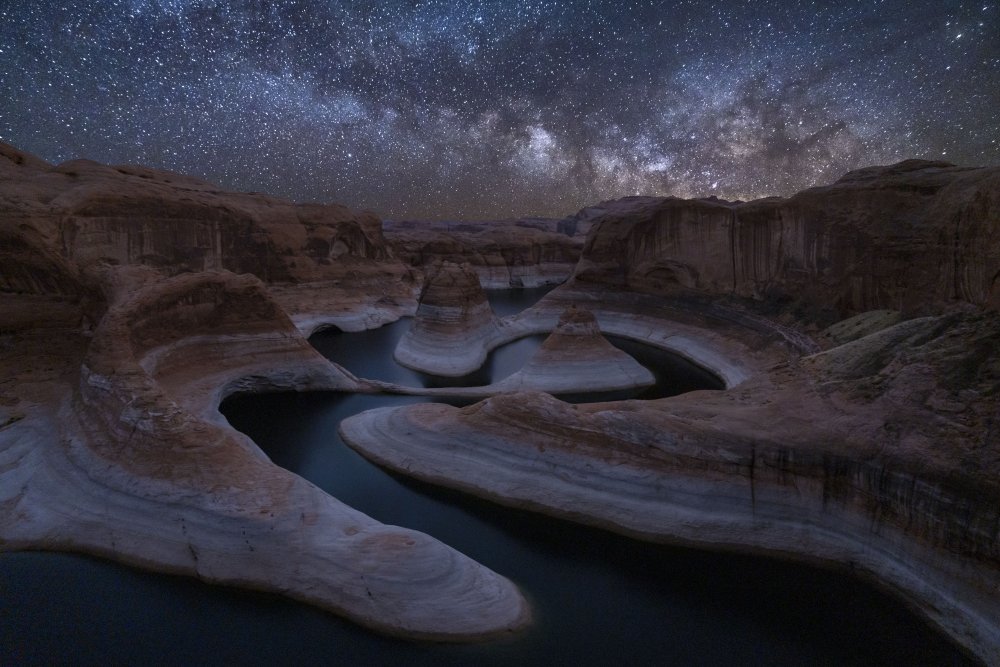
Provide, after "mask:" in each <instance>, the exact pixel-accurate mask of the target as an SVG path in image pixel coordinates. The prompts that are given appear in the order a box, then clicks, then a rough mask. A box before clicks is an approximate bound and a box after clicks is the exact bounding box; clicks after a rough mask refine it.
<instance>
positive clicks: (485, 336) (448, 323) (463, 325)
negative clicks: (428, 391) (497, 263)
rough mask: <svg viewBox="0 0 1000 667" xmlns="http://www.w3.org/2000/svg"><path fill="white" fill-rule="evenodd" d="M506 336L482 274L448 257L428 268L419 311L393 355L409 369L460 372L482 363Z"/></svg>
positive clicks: (454, 373)
mask: <svg viewBox="0 0 1000 667" xmlns="http://www.w3.org/2000/svg"><path fill="white" fill-rule="evenodd" d="M503 338H504V336H503V334H502V333H501V331H500V322H499V320H497V318H496V316H495V315H494V314H493V309H492V308H491V307H490V302H489V301H488V300H487V299H486V294H485V293H484V292H483V288H482V287H481V286H480V284H479V276H477V275H476V273H475V272H474V271H473V270H472V269H471V268H470V267H469V266H468V265H466V264H455V263H453V262H443V263H442V264H441V265H440V266H438V267H436V268H435V269H434V270H432V271H431V272H429V273H428V275H427V283H426V285H425V287H424V291H423V292H422V293H421V295H420V305H419V306H418V307H417V314H416V316H415V317H414V318H413V323H412V325H411V326H410V329H409V330H408V331H407V332H406V334H404V335H403V337H402V338H400V339H399V343H398V345H397V346H396V350H395V352H394V354H393V356H394V357H395V359H396V361H398V362H399V363H400V364H402V365H403V366H406V367H407V368H412V369H414V370H417V371H421V372H424V373H430V374H433V375H441V376H446V377H455V376H460V375H467V374H469V373H471V372H472V371H474V370H476V369H477V368H479V367H480V366H482V365H483V362H485V361H486V355H487V354H488V353H489V351H490V350H491V349H492V348H493V347H494V346H496V345H497V344H498V341H500V340H502V339H503Z"/></svg>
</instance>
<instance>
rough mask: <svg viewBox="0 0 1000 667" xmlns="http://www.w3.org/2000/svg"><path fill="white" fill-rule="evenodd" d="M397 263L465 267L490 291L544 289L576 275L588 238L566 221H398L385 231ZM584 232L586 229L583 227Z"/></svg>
mask: <svg viewBox="0 0 1000 667" xmlns="http://www.w3.org/2000/svg"><path fill="white" fill-rule="evenodd" d="M383 228H384V231H385V237H386V240H387V241H388V243H389V245H390V246H391V247H392V248H393V251H394V253H395V254H396V256H397V257H399V258H400V259H401V260H403V261H404V262H405V263H407V264H408V265H410V266H412V267H414V268H415V269H417V270H428V269H432V268H433V267H434V266H436V265H438V264H440V263H442V262H454V263H459V264H461V263H465V264H468V265H469V266H471V267H472V269H473V270H474V271H475V272H476V273H477V274H478V275H479V282H480V284H481V285H482V286H483V287H484V288H486V289H497V288H508V287H538V286H539V285H552V284H558V283H561V282H563V281H565V280H566V279H567V278H569V276H570V275H571V274H572V273H573V269H574V268H575V267H576V263H577V261H578V260H579V259H580V251H581V249H582V248H583V243H584V239H585V238H586V232H581V231H578V228H577V226H576V225H573V226H567V225H565V224H563V221H560V220H550V219H545V218H526V219H522V220H488V221H485V220H484V221H476V222H443V221H426V220H421V221H412V220H408V221H393V222H386V223H384V225H383ZM579 229H580V230H582V229H584V227H583V226H580V227H579Z"/></svg>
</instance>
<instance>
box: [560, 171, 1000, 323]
mask: <svg viewBox="0 0 1000 667" xmlns="http://www.w3.org/2000/svg"><path fill="white" fill-rule="evenodd" d="M596 208H597V209H598V211H596V212H592V213H591V214H590V219H591V220H592V222H593V224H594V230H593V232H592V233H591V235H590V237H589V238H588V241H587V245H586V248H585V249H584V253H583V259H582V260H581V262H580V265H579V267H578V268H577V271H576V278H577V279H578V280H581V281H587V282H594V283H598V284H602V285H616V286H622V287H628V288H629V289H633V290H640V291H645V292H650V293H655V294H666V293H670V292H672V291H676V290H678V289H694V290H698V291H701V292H708V293H711V294H717V295H734V296H740V297H747V298H752V299H756V300H761V301H764V302H767V303H769V304H771V305H772V312H774V311H775V310H777V309H778V308H780V309H781V310H782V311H784V312H789V311H792V310H794V309H798V311H800V312H799V313H798V314H799V315H801V316H804V317H807V318H810V319H815V320H817V321H825V322H826V323H828V324H829V323H832V322H833V321H835V320H838V319H841V318H843V317H847V316H849V315H854V314H857V313H860V312H865V311H869V310H875V309H894V310H906V311H912V312H916V313H931V312H934V310H935V309H936V308H940V307H941V306H942V305H946V304H947V303H950V302H953V301H955V300H960V301H966V302H969V303H974V304H977V305H986V304H993V305H997V304H998V301H997V299H998V298H1000V295H998V294H1000V293H998V289H1000V283H998V274H997V267H998V266H1000V238H998V233H1000V169H998V168H992V169H982V168H963V167H956V166H954V165H951V164H948V163H945V162H925V161H920V160H908V161H906V162H901V163H899V164H896V165H892V166H889V167H871V168H868V169H861V170H858V171H855V172H851V173H849V174H847V175H846V176H844V177H843V178H842V179H840V180H839V181H837V182H836V183H834V184H832V185H827V186H822V187H816V188H811V189H809V190H805V191H803V192H800V193H798V194H796V195H794V196H792V197H789V198H788V199H778V198H771V199H761V200H757V201H752V202H746V203H742V202H735V203H734V202H725V201H722V200H712V199H705V200H684V199H676V198H666V199H663V198H653V197H630V198H626V199H621V200H618V201H614V202H606V203H605V204H602V205H601V206H599V207H596Z"/></svg>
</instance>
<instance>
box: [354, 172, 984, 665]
mask: <svg viewBox="0 0 1000 667" xmlns="http://www.w3.org/2000/svg"><path fill="white" fill-rule="evenodd" d="M998 204H1000V169H965V168H958V167H954V166H952V165H948V164H945V163H927V162H919V161H908V162H904V163H900V164H898V165H893V166H891V167H877V168H871V169H865V170H860V171H858V172H852V173H851V174H848V175H847V176H845V177H844V178H843V179H841V180H840V181H838V182H837V183H835V184H833V185H830V186H825V187H820V188H813V189H811V190H807V191H805V192H803V193H800V194H798V195H796V196H794V197H791V198H789V199H767V200H760V201H756V202H749V203H741V202H724V201H720V200H696V201H685V200H679V199H672V198H671V199H654V198H628V199H625V200H619V201H617V202H609V203H606V204H602V205H600V206H598V207H593V208H591V209H589V210H588V211H587V219H588V220H590V221H592V222H593V225H594V226H593V228H592V229H591V232H590V235H589V238H588V243H587V246H586V247H585V249H584V254H583V257H582V259H581V261H580V264H579V265H578V268H577V270H576V272H575V275H574V278H573V280H572V281H571V283H570V284H569V285H567V286H564V287H562V288H559V289H557V290H556V291H555V292H553V293H552V294H551V295H550V296H549V297H548V298H547V299H546V300H545V302H543V304H542V305H540V306H539V308H536V309H534V311H535V313H536V314H535V315H534V317H538V316H539V315H538V313H540V312H541V311H542V310H543V309H546V308H547V309H548V311H549V312H550V313H551V310H552V308H553V305H554V304H555V303H557V302H560V301H562V302H563V303H585V304H586V306H587V308H588V309H591V310H593V311H594V312H595V314H596V315H597V317H598V320H599V321H600V323H601V328H602V329H603V330H605V331H614V330H616V329H619V330H623V331H627V332H628V335H630V337H635V338H637V339H645V340H647V342H650V343H652V344H659V345H662V346H663V347H666V348H669V349H674V350H675V351H679V352H681V353H684V354H685V356H688V358H690V359H692V360H695V361H697V362H699V363H702V364H703V365H705V366H706V367H708V368H712V369H713V370H715V371H716V372H717V373H718V374H719V375H720V377H723V378H724V379H725V381H726V384H727V386H728V387H729V389H728V390H727V391H724V392H695V393H692V394H686V395H683V396H678V397H674V398H670V399H663V400H660V401H650V402H639V401H631V402H626V403H605V404H592V405H585V406H584V405H577V406H571V405H568V404H565V403H562V402H560V401H557V400H554V399H552V398H550V397H548V396H546V395H543V394H505V395H502V396H497V397H494V398H491V399H488V400H487V401H485V402H482V403H479V404H476V405H474V406H470V407H467V408H462V409H458V408H453V407H451V406H446V405H426V404H425V405H415V406H407V407H401V408H396V409H385V410H378V411H371V412H368V413H363V414H361V415H357V416H355V417H352V418H350V419H348V420H345V421H344V422H343V423H342V425H341V431H342V434H343V436H344V437H345V439H346V440H347V441H348V442H350V443H351V444H352V445H353V446H355V447H356V448H358V449H359V451H362V452H363V453H364V454H365V455H366V456H368V457H370V458H372V459H373V460H375V461H377V462H379V463H381V464H382V465H385V466H387V467H390V468H393V469H397V470H402V468H403V465H402V461H403V460H405V462H406V474H410V475H413V476H416V477H418V478H422V479H426V480H428V481H431V482H433V483H436V484H442V485H447V486H451V487H453V488H457V489H460V490H464V491H467V492H471V493H475V494H478V495H481V496H484V497H487V498H491V499H493V500H496V501H498V502H502V503H507V504H511V505H515V506H519V507H526V508H529V509H534V510H538V511H543V512H547V513H550V514H554V515H556V516H561V517H565V518H569V519H573V520H576V521H582V522H585V523H590V524H593V525H598V526H602V527H605V528H610V529H612V530H617V531H620V532H624V533H627V534H630V535H635V536H639V537H643V538H645V539H653V540H665V541H680V542H686V543H695V544H703V545H713V546H716V547H723V548H750V549H755V550H766V551H771V552H775V553H783V554H791V555H795V556H797V557H801V556H805V557H808V558H811V559H817V560H821V561H828V562H833V563H839V564H847V565H849V566H851V567H852V568H856V569H858V570H860V571H863V572H866V573H868V574H870V575H873V576H874V577H875V578H876V579H878V580H879V581H881V582H884V583H885V584H887V585H889V586H890V587H892V588H893V589H895V590H897V591H900V592H901V593H902V594H903V595H904V596H905V597H906V598H907V599H908V600H909V601H910V602H911V603H912V604H913V605H914V607H915V608H917V609H919V610H920V611H921V612H922V613H923V614H924V615H926V616H927V617H928V618H930V619H931V620H933V621H934V622H935V623H936V624H937V625H939V626H940V627H942V628H943V629H945V630H946V631H947V632H949V633H950V634H951V635H952V636H953V637H954V638H955V639H956V640H957V641H959V642H960V643H962V644H963V645H964V646H966V647H968V648H969V649H970V650H972V651H973V652H974V653H975V654H976V655H978V656H979V657H980V658H981V659H983V660H985V661H986V662H988V663H991V664H992V663H995V662H1000V623H998V622H997V620H996V619H998V618H1000V545H998V534H997V525H998V524H997V521H998V520H1000V515H998V513H997V507H1000V484H998V482H997V479H998V478H1000V477H998V474H1000V449H998V447H1000V439H998V438H997V437H996V435H995V432H996V423H995V422H996V418H997V414H998V413H997V399H996V396H997V393H998V390H1000V385H998V382H1000V366H998V364H1000V353H998V352H997V350H998V349H1000V347H998V343H1000V319H998V316H997V314H996V306H997V295H996V290H997V285H996V280H997V276H998V275H1000V274H998V273H997V269H998V267H1000V241H998V238H997V234H998V231H1000V207H998ZM546 304H547V305H546ZM529 317H532V315H526V316H525V318H529ZM525 318H521V319H522V320H523V319H525ZM844 318H847V319H844ZM516 319H517V318H515V320H516ZM657 319H659V321H657ZM515 323H516V321H515ZM699 329H702V332H703V335H701V336H699V335H698V333H697V332H698V330H699ZM666 331H670V332H672V333H671V334H665V333H664V332H666ZM754 340H757V341H758V342H757V343H754V342H753V341H754ZM740 347H742V351H743V352H745V353H746V355H745V356H744V354H743V353H742V352H740V351H738V350H739V348H740ZM824 350H825V351H824ZM553 471H558V473H557V474H553Z"/></svg>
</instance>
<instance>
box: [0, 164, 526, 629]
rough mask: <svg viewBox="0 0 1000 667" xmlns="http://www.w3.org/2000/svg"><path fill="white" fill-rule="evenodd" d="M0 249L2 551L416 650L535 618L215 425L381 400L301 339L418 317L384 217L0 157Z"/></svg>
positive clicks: (501, 587)
mask: <svg viewBox="0 0 1000 667" xmlns="http://www.w3.org/2000/svg"><path fill="white" fill-rule="evenodd" d="M0 238H2V239H3V241H4V242H3V244H2V246H0V255H2V259H3V260H4V261H3V263H2V264H0V291H2V294H0V307H2V308H3V325H2V327H0V365H2V366H0V367H2V369H3V377H4V378H5V379H4V380H3V381H2V382H0V507H2V509H3V511H2V512H0V550H11V549H64V550H73V551H82V552H86V553H91V554H95V555H100V556H103V557H107V558H112V559H114V560H117V561H120V562H125V563H130V564H134V565H138V566H141V567H146V568H150V569H155V570H160V571H166V572H174V573H182V574H187V575H191V576H196V577H198V578H200V579H202V580H204V581H208V582H215V583H223V584H229V585H237V586H244V587H249V588H255V589H262V590H268V591H273V592H277V593H281V594H284V595H288V596H291V597H294V598H297V599H300V600H304V601H307V602H310V603H312V604H315V605H318V606H321V607H324V608H326V609H330V610H333V611H335V612H337V613H339V614H342V615H344V616H346V617H348V618H351V619H353V620H355V621H357V622H359V623H362V624H364V625H366V626H369V627H372V628H375V629H378V630H381V631H383V632H387V633H391V634H396V635H401V636H407V637H421V638H429V639H446V640H459V641H467V640H471V639H479V638H483V637H487V636H494V635H498V634H505V633H507V632H510V631H512V630H514V629H517V628H519V627H521V626H522V625H524V624H525V623H526V622H527V621H528V618H529V615H530V614H529V611H528V607H527V604H526V602H525V600H524V599H523V597H522V596H521V594H520V593H519V591H518V590H517V588H516V587H515V586H514V585H513V584H511V583H510V582H509V581H507V580H506V579H504V578H503V577H501V576H499V575H497V574H495V573H493V572H491V571H490V570H488V569H486V568H484V567H482V566H481V565H479V564H477V563H475V562H473V561H471V560H470V559H468V558H466V557H465V556H463V555H461V554H459V553H457V552H455V551H454V550H453V549H451V548H449V547H447V546H445V545H444V544H441V543H440V542H438V541H437V540H435V539H433V538H431V537H429V536H427V535H423V534H420V533H416V532H414V531H410V530H405V529H401V528H395V527H388V526H384V525H382V524H380V523H378V522H376V521H374V520H372V519H370V518H369V517H367V516H365V515H363V514H361V513H359V512H357V511H355V510H353V509H351V508H349V507H346V506H345V505H343V504H342V503H340V502H339V501H337V500H336V499H334V498H332V497H330V496H329V495H327V494H325V493H324V492H322V491H320V490H319V489H317V488H316V487H315V486H313V485H312V484H309V483H308V482H306V481H304V480H302V479H301V478H299V477H297V476H295V475H293V474H291V473H289V472H287V471H285V470H283V469H281V468H278V467H277V466H274V465H273V464H272V463H271V462H270V461H269V460H268V459H267V457H266V456H265V455H264V454H263V453H262V452H261V451H260V450H259V449H258V448H257V446H256V445H255V444H254V443H253V442H252V441H250V440H249V439H248V438H247V437H245V436H243V435H242V434H240V433H237V432H236V431H234V430H233V429H232V428H231V427H230V426H229V425H228V423H227V422H226V421H225V419H224V418H223V417H222V416H221V415H220V414H219V412H218V409H217V408H218V405H219V403H220V401H221V400H222V399H223V398H224V397H225V396H227V395H228V394H231V393H233V392H238V391H263V390H310V389H328V390H329V389H334V390H340V391H372V390H373V388H372V387H370V386H368V385H365V384H364V383H363V382H359V381H358V380H357V379H356V378H354V377H353V376H351V375H350V374H349V373H347V372H345V371H343V370H342V369H340V368H339V367H336V366H334V365H332V364H330V363H329V362H328V361H327V360H326V359H324V358H323V357H322V356H320V355H319V354H318V353H317V352H316V351H315V350H314V349H313V348H312V347H311V346H310V345H309V344H308V343H307V341H306V340H305V339H304V338H303V337H302V334H301V332H300V328H301V329H309V328H314V327H315V326H321V325H323V323H334V324H341V323H343V324H344V325H345V328H348V327H350V326H354V327H363V326H364V325H366V324H368V323H372V322H374V323H378V322H379V320H384V319H391V318H396V317H398V316H399V315H400V314H402V313H403V312H406V311H407V310H409V312H412V305H415V303H414V301H413V298H412V291H413V290H412V287H411V286H410V285H408V284H407V278H408V276H410V275H411V274H410V272H409V270H408V269H406V268H405V267H403V266H402V265H401V264H400V263H399V262H398V261H396V260H394V259H392V257H391V255H390V254H389V253H388V251H387V250H386V249H385V247H384V245H383V244H382V242H381V236H380V231H379V225H378V221H377V220H375V219H374V217H370V216H358V215H356V214H353V213H351V212H350V211H348V210H347V209H343V208H341V207H310V206H296V205H293V204H290V203H288V202H282V201H280V200H272V199H270V198H266V197H261V196H258V195H242V194H235V193H221V192H218V191H215V190H213V189H212V186H209V185H208V184H204V183H201V182H198V181H194V180H192V179H187V178H185V177H181V176H177V175H172V174H167V173H165V172H156V171H152V170H147V169H142V168H133V167H127V168H126V167H122V168H109V167H104V166H101V165H98V164H96V163H92V162H88V161H74V162H71V163H66V164H64V165H60V166H58V167H51V166H50V165H47V164H45V163H44V162H42V161H40V160H38V159H36V158H32V157H31V156H28V155H26V154H23V153H20V152H18V151H16V150H14V149H12V148H10V147H7V146H0ZM323 244H326V245H323ZM227 268H232V269H236V270H241V271H245V272H246V273H244V274H243V275H236V274H234V273H231V272H230V271H227V270H225V269H227ZM251 274H254V275H251ZM255 275H256V276H260V277H262V278H266V279H268V280H270V281H272V282H270V283H265V282H262V281H261V280H260V279H258V278H257V277H255ZM278 280H280V281H283V282H281V283H280V284H279V283H276V282H274V281H278ZM303 287H305V289H303ZM276 291H277V292H280V297H281V298H280V301H279V300H278V299H276V298H275V295H274V294H275V292H276ZM304 294H305V295H308V300H310V301H315V303H313V304H312V305H310V304H308V303H306V300H307V297H304V296H303V295H304ZM341 297H344V298H341ZM407 300H409V301H410V304H411V305H410V306H408V305H407ZM331 301H335V302H336V307H335V308H334V307H331V303H330V302H331ZM289 304H298V305H300V306H302V308H298V309H296V310H293V314H294V315H296V316H297V317H299V318H300V321H299V322H297V323H295V322H293V320H292V319H291V318H290V317H289V312H288V311H289V310H292V308H293V307H294V306H290V305H289ZM317 304H318V305H317ZM310 307H311V308H319V309H320V310H322V311H327V312H319V313H316V311H310V310H309V309H310ZM327 309H328V310H327ZM311 313H312V314H311ZM296 324H298V326H296Z"/></svg>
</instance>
